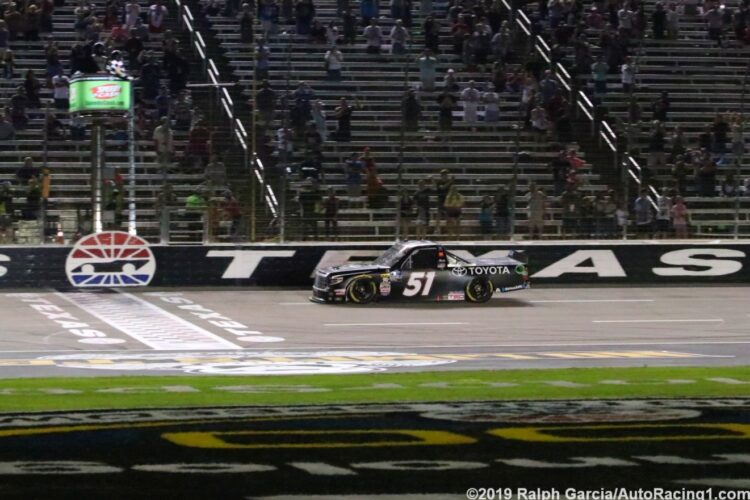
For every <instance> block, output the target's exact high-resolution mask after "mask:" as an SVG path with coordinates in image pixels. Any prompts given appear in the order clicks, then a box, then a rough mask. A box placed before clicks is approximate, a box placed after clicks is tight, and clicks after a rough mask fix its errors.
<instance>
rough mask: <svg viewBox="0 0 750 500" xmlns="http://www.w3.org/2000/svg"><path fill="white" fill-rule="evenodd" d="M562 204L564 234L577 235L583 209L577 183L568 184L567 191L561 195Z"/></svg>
mask: <svg viewBox="0 0 750 500" xmlns="http://www.w3.org/2000/svg"><path fill="white" fill-rule="evenodd" d="M560 205H561V206H562V233H563V236H570V235H577V234H578V224H579V219H580V211H581V206H580V205H581V196H580V194H579V193H578V189H577V188H576V186H575V184H573V183H568V184H567V186H566V187H565V191H564V192H563V194H562V195H561V196H560Z"/></svg>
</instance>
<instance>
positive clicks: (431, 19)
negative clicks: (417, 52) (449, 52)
mask: <svg viewBox="0 0 750 500" xmlns="http://www.w3.org/2000/svg"><path fill="white" fill-rule="evenodd" d="M422 31H423V32H424V46H425V48H427V49H430V50H431V51H432V52H433V53H435V54H437V53H439V52H440V23H439V22H438V20H437V19H435V16H433V15H429V16H427V17H426V18H425V20H424V23H423V24H422Z"/></svg>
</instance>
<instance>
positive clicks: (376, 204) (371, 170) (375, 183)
mask: <svg viewBox="0 0 750 500" xmlns="http://www.w3.org/2000/svg"><path fill="white" fill-rule="evenodd" d="M359 161H360V162H361V163H362V167H363V168H364V170H365V182H366V184H367V206H368V208H370V209H378V208H383V201H384V200H383V196H382V195H383V192H384V190H383V180H382V179H381V178H380V176H379V175H378V168H377V165H376V163H375V159H374V158H373V157H372V153H371V152H370V148H367V147H366V148H365V149H364V151H363V153H362V156H361V157H360V158H359Z"/></svg>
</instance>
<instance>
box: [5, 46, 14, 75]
mask: <svg viewBox="0 0 750 500" xmlns="http://www.w3.org/2000/svg"><path fill="white" fill-rule="evenodd" d="M2 65H3V77H4V78H5V79H6V80H11V79H12V78H13V73H14V69H15V66H16V63H15V58H14V56H13V51H12V50H10V49H9V50H6V51H5V54H4V55H3V60H2Z"/></svg>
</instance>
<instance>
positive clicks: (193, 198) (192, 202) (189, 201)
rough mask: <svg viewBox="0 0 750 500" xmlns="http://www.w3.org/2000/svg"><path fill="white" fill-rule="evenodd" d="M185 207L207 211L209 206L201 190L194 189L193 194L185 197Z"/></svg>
mask: <svg viewBox="0 0 750 500" xmlns="http://www.w3.org/2000/svg"><path fill="white" fill-rule="evenodd" d="M185 208H187V209H188V210H194V211H201V212H203V211H205V210H206V208H208V202H207V201H206V198H205V197H204V196H203V193H201V192H200V191H197V190H196V191H193V194H191V195H190V196H188V197H187V198H185Z"/></svg>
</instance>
